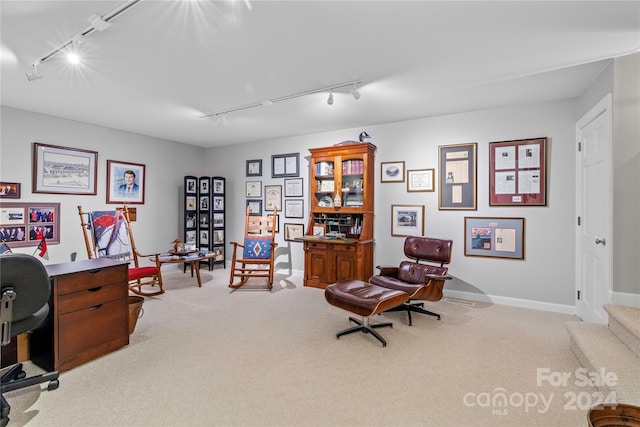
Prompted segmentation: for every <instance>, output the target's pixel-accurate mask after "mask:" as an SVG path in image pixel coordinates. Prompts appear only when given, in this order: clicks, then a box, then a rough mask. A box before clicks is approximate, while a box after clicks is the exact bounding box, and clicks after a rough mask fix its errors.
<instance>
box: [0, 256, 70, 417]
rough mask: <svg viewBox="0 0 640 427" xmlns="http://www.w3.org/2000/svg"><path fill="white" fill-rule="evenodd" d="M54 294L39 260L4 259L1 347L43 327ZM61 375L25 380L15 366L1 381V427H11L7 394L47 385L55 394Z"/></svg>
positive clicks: (0, 291) (0, 296)
mask: <svg viewBox="0 0 640 427" xmlns="http://www.w3.org/2000/svg"><path fill="white" fill-rule="evenodd" d="M50 294H51V285H50V283H49V276H48V274H47V271H46V270H45V268H44V266H43V265H42V263H41V262H40V261H39V260H38V259H36V258H34V257H32V256H30V255H25V254H16V253H13V254H7V255H0V300H1V305H0V328H1V336H0V339H1V342H0V344H2V345H7V344H9V343H10V342H11V338H12V337H15V336H16V335H19V334H21V333H24V332H29V331H32V330H34V329H36V328H37V327H38V326H39V325H40V324H42V322H43V321H44V320H45V319H46V317H47V314H48V313H49V295H50ZM58 375H59V374H58V372H57V371H54V372H45V373H43V374H39V375H35V376H32V377H29V378H25V377H26V372H25V371H24V370H23V367H22V363H18V364H16V365H14V366H12V367H11V368H10V369H9V370H8V371H7V372H6V373H5V374H3V375H2V377H1V378H0V384H1V387H2V392H1V394H0V426H6V425H7V423H8V422H9V411H10V410H11V407H10V406H9V403H8V402H7V401H6V399H5V398H4V393H5V392H9V391H13V390H17V389H20V388H24V387H30V386H32V385H35V384H40V383H44V382H47V381H48V382H49V384H48V386H47V390H55V389H57V388H58V386H59V385H60V383H59V381H58Z"/></svg>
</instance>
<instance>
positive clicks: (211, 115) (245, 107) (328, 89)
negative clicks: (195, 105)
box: [200, 80, 363, 120]
mask: <svg viewBox="0 0 640 427" xmlns="http://www.w3.org/2000/svg"><path fill="white" fill-rule="evenodd" d="M362 83H363V81H362V80H354V81H350V82H346V83H340V84H337V85H333V86H328V87H323V88H319V89H313V90H308V91H306V92H300V93H294V94H293V95H286V96H281V97H279V98H272V99H267V100H265V101H260V102H254V103H253V104H247V105H243V106H242V107H235V108H228V109H226V110H221V111H217V112H215V113H208V114H204V115H202V116H200V118H201V119H206V118H212V120H213V119H215V117H217V116H221V115H222V114H228V113H233V112H235V111H241V110H248V109H249V108H256V107H269V106H271V105H273V104H275V103H276V102H282V101H288V100H290V99H295V98H300V97H303V96H307V95H312V94H314V93H322V92H329V98H328V99H327V104H329V105H332V104H333V91H334V90H336V89H341V88H345V87H352V89H351V94H352V95H353V97H354V98H355V99H359V98H360V92H358V90H357V85H359V84H360V85H361V84H362ZM354 91H355V93H356V94H357V95H356V94H354Z"/></svg>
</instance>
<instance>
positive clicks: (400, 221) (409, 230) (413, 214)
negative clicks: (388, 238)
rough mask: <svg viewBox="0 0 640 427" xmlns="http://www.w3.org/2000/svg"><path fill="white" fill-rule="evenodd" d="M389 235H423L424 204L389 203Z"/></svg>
mask: <svg viewBox="0 0 640 427" xmlns="http://www.w3.org/2000/svg"><path fill="white" fill-rule="evenodd" d="M391 235H392V236H397V237H405V236H424V205H391Z"/></svg>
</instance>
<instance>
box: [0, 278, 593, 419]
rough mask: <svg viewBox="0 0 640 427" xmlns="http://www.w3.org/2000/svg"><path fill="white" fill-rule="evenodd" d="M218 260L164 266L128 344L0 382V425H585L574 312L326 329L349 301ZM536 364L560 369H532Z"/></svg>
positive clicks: (463, 310) (343, 316) (343, 323)
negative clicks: (26, 385) (367, 330)
mask: <svg viewBox="0 0 640 427" xmlns="http://www.w3.org/2000/svg"><path fill="white" fill-rule="evenodd" d="M228 273H229V270H228V269H227V270H223V269H217V270H214V271H212V272H209V271H206V270H205V269H203V270H202V278H203V287H202V288H198V287H197V286H196V282H195V279H194V278H191V277H190V276H189V274H188V273H187V274H183V273H182V271H181V270H177V269H176V270H171V269H167V270H164V278H165V284H166V286H165V287H166V290H167V292H166V293H165V294H163V295H161V296H158V297H152V298H147V299H146V300H145V303H144V307H143V308H144V315H143V317H142V318H141V319H139V321H138V324H137V326H136V330H135V332H134V333H133V335H132V336H131V343H130V345H129V346H127V347H126V348H124V349H121V350H119V351H117V352H114V353H111V354H109V355H107V356H105V357H102V358H100V359H98V360H95V361H92V362H90V363H86V364H84V365H82V366H79V367H77V368H75V369H72V370H71V371H68V372H65V373H63V374H61V376H60V388H59V389H57V390H55V391H50V392H48V391H46V390H45V389H44V386H43V388H42V391H39V389H38V388H37V387H32V388H30V389H26V390H19V391H15V392H12V393H8V394H7V397H8V401H9V403H10V404H11V406H12V409H11V415H10V416H11V424H10V425H15V426H20V425H28V426H53V427H58V426H60V427H63V426H83V427H84V426H432V425H433V426H489V425H491V426H495V425H498V426H515V425H517V426H543V425H544V426H586V425H587V420H586V413H587V408H586V407H584V406H585V404H586V403H589V402H585V399H584V398H583V399H582V400H583V402H581V403H580V404H577V403H576V401H575V399H573V396H578V394H579V393H592V392H593V391H595V390H592V389H591V388H585V387H579V386H576V385H575V384H574V379H573V373H574V372H575V371H576V369H578V368H579V367H580V364H579V362H578V360H577V359H576V357H575V356H574V354H573V353H572V351H571V349H570V348H569V338H568V335H567V332H566V330H565V328H564V323H565V322H567V321H570V320H575V319H576V318H575V317H573V316H568V315H563V314H557V313H548V312H542V311H535V310H528V309H521V308H513V307H507V306H499V305H491V304H486V303H475V304H472V305H469V304H461V303H451V302H447V301H440V302H438V303H435V304H428V307H429V308H430V309H432V310H435V311H437V312H439V313H441V314H442V320H439V321H438V320H436V319H435V318H432V317H430V316H424V315H415V316H414V321H413V323H414V326H412V327H409V326H407V320H406V313H387V314H384V315H383V316H376V317H374V318H373V319H372V322H378V321H389V320H390V321H392V322H393V323H394V327H393V328H383V329H379V330H378V331H379V332H380V333H381V334H382V335H383V336H384V337H385V338H386V340H387V343H388V344H387V347H386V348H383V347H382V346H381V345H380V343H379V342H378V341H376V340H375V339H374V338H373V337H371V336H370V335H365V334H361V333H358V334H351V335H346V336H343V337H341V338H340V339H339V340H337V339H336V338H335V333H336V332H338V331H340V330H342V329H345V328H347V327H349V326H351V325H352V324H351V325H350V324H349V322H348V320H347V319H348V316H349V313H347V312H345V311H342V310H340V309H337V308H335V307H333V306H330V305H329V304H327V303H326V301H325V299H324V295H323V291H322V290H320V289H314V288H306V287H304V286H302V279H301V278H299V277H289V278H283V277H278V278H277V280H276V283H275V284H274V289H273V290H272V291H271V292H268V291H260V290H251V289H249V290H245V289H240V290H235V291H234V290H231V289H229V288H228V287H227V283H228ZM254 280H256V281H257V282H259V280H260V279H254ZM252 287H255V286H252ZM538 369H546V370H547V372H551V373H569V374H570V375H571V377H572V378H571V379H570V380H569V381H568V382H567V384H566V385H552V384H550V383H549V381H542V382H540V381H538V375H537V372H538ZM501 396H506V398H507V399H506V402H504V401H503V400H500V397H501ZM583 397H584V395H583ZM543 399H544V401H543ZM572 400H573V401H572ZM549 401H550V404H548V402H549ZM544 402H547V403H544ZM594 403H596V402H594ZM547 404H548V406H546V405H547Z"/></svg>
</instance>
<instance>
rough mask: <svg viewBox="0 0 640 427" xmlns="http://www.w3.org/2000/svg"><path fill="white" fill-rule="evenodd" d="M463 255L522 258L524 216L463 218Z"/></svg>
mask: <svg viewBox="0 0 640 427" xmlns="http://www.w3.org/2000/svg"><path fill="white" fill-rule="evenodd" d="M464 255H465V256H483V257H491V258H511V259H524V218H486V217H465V218H464Z"/></svg>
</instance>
